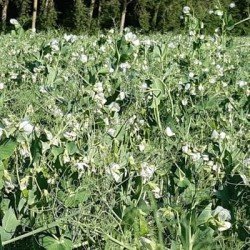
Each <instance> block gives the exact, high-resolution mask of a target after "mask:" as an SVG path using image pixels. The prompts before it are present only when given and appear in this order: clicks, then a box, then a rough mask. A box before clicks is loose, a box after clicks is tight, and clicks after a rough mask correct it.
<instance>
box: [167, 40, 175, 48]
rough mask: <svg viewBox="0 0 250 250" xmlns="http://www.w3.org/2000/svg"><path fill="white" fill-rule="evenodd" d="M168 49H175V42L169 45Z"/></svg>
mask: <svg viewBox="0 0 250 250" xmlns="http://www.w3.org/2000/svg"><path fill="white" fill-rule="evenodd" d="M168 47H169V48H171V49H174V48H175V47H176V46H175V44H174V43H173V42H170V43H169V44H168Z"/></svg>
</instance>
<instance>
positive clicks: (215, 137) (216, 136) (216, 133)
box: [211, 130, 220, 140]
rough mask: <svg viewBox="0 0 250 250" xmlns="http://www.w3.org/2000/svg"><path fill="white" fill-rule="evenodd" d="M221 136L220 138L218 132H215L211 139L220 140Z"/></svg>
mask: <svg viewBox="0 0 250 250" xmlns="http://www.w3.org/2000/svg"><path fill="white" fill-rule="evenodd" d="M219 136H220V135H219V133H218V132H217V131H216V130H213V132H212V135H211V139H214V140H216V139H219Z"/></svg>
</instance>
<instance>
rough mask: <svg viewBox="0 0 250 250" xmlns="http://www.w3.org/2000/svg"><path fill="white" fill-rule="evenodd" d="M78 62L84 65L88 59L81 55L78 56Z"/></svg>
mask: <svg viewBox="0 0 250 250" xmlns="http://www.w3.org/2000/svg"><path fill="white" fill-rule="evenodd" d="M80 61H81V62H82V63H86V62H87V61H88V57H87V56H86V55H84V54H82V55H81V56H80Z"/></svg>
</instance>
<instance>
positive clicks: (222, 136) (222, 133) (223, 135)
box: [220, 132, 226, 140]
mask: <svg viewBox="0 0 250 250" xmlns="http://www.w3.org/2000/svg"><path fill="white" fill-rule="evenodd" d="M225 138H226V133H225V132H220V139H221V140H224V139H225Z"/></svg>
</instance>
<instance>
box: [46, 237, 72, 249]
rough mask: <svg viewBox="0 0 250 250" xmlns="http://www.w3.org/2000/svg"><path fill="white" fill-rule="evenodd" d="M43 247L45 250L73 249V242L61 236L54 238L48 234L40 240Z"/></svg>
mask: <svg viewBox="0 0 250 250" xmlns="http://www.w3.org/2000/svg"><path fill="white" fill-rule="evenodd" d="M42 244H43V247H44V248H45V249H46V250H71V249H73V243H72V241H71V240H69V239H65V238H61V239H55V238H52V237H50V236H46V237H44V238H43V241H42Z"/></svg>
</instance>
